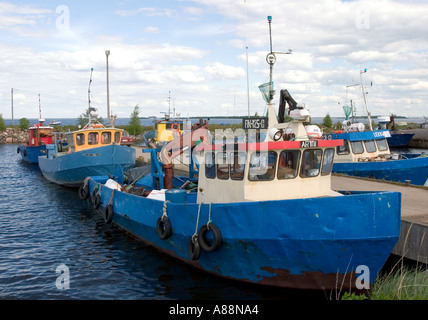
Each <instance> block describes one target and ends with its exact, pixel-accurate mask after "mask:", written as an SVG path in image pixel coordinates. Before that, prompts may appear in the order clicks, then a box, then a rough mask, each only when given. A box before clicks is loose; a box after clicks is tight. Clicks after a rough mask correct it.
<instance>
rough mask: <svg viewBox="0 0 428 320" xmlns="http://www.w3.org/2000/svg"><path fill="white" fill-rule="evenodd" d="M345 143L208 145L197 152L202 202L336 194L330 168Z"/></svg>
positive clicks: (331, 141)
mask: <svg viewBox="0 0 428 320" xmlns="http://www.w3.org/2000/svg"><path fill="white" fill-rule="evenodd" d="M341 144H343V141H341V140H330V141H327V140H310V141H281V142H265V143H248V144H230V145H226V144H223V145H213V146H205V147H203V148H202V149H200V150H197V151H196V155H197V157H198V162H199V163H200V164H201V165H200V167H199V184H198V203H223V202H245V201H263V200H283V199H297V198H310V197H324V196H333V195H335V193H334V192H332V191H331V177H330V176H331V170H332V165H333V159H334V153H335V148H336V147H338V146H339V145H341Z"/></svg>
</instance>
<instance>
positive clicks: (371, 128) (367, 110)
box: [360, 69, 373, 131]
mask: <svg viewBox="0 0 428 320" xmlns="http://www.w3.org/2000/svg"><path fill="white" fill-rule="evenodd" d="M366 72H367V69H364V70H362V71H360V79H361V90H363V98H364V104H365V106H366V112H367V117H368V119H369V128H370V131H373V127H372V118H371V117H370V112H369V108H368V107H367V100H366V92H365V89H364V84H363V73H366Z"/></svg>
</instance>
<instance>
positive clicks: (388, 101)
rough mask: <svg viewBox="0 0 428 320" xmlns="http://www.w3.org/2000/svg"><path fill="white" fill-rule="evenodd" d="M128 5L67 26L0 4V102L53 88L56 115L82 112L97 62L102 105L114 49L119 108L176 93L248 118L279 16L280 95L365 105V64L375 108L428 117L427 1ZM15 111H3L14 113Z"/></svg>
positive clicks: (179, 103) (226, 0)
mask: <svg viewBox="0 0 428 320" xmlns="http://www.w3.org/2000/svg"><path fill="white" fill-rule="evenodd" d="M81 3H82V2H80V1H77V2H76V6H77V4H79V5H80V4H81ZM129 3H130V2H122V3H120V4H111V5H109V6H103V7H97V6H95V5H94V7H92V10H93V11H92V12H94V10H95V11H97V12H98V13H99V17H101V16H102V17H103V18H97V19H94V16H93V15H91V16H90V17H89V16H87V13H88V14H89V13H90V12H89V11H88V10H82V11H78V9H74V8H73V10H71V14H72V16H71V19H72V20H71V21H72V24H71V28H70V29H69V30H57V29H56V28H55V19H56V18H57V15H56V14H55V10H51V9H49V8H46V7H42V5H37V6H36V5H27V4H15V3H13V4H12V2H4V1H3V2H0V29H1V30H2V35H1V38H0V56H2V64H0V88H6V89H2V92H1V94H0V105H1V106H8V105H9V104H10V101H9V100H10V99H9V95H10V92H9V91H10V87H12V86H13V87H16V88H21V89H23V90H27V91H36V92H41V93H45V97H43V95H42V101H43V102H44V110H45V111H46V112H49V113H53V114H54V115H55V116H54V117H72V118H74V117H77V115H78V114H80V113H81V112H83V111H82V110H83V108H84V107H85V106H86V103H85V100H86V95H87V89H88V88H87V86H88V81H89V70H90V68H94V83H93V87H92V89H93V95H94V103H96V104H98V105H99V106H103V105H104V104H105V96H106V83H105V79H106V77H105V68H106V58H105V54H104V51H105V50H106V49H110V50H111V55H110V57H109V62H110V71H111V72H110V81H111V86H110V90H111V94H110V97H111V102H112V106H114V108H115V109H116V110H115V112H117V113H118V115H119V116H125V117H129V114H130V113H131V112H132V109H133V107H134V106H135V104H140V106H142V110H143V111H142V112H143V115H148V114H157V115H158V109H163V110H161V111H165V108H166V97H167V95H168V92H169V91H172V92H173V95H174V97H175V99H176V100H175V103H176V107H177V109H179V110H180V112H182V113H183V114H187V113H189V114H190V115H200V114H206V115H210V113H211V112H212V113H217V114H221V112H224V110H225V106H228V108H229V110H230V109H231V108H230V106H231V105H233V106H234V109H236V110H235V111H236V113H237V114H246V112H247V101H246V96H247V92H246V85H247V84H246V60H247V56H246V50H245V47H246V45H248V65H249V80H250V90H251V91H250V97H251V113H252V114H254V112H256V111H257V112H258V113H259V114H260V113H262V112H263V110H264V108H265V104H264V101H263V99H262V98H261V95H260V93H259V91H258V88H257V86H258V84H260V83H265V82H267V81H268V79H269V66H268V65H267V63H266V55H267V53H268V51H269V48H270V47H269V25H268V23H267V19H266V18H267V16H268V15H271V16H272V17H273V21H272V25H271V27H272V41H273V50H274V51H287V50H288V48H292V49H293V50H294V51H293V54H292V55H277V63H276V64H275V66H274V69H273V70H274V74H273V75H274V82H275V87H276V90H277V96H278V95H279V90H280V89H283V88H287V89H289V91H290V93H291V94H292V95H293V97H295V99H296V101H299V102H301V103H306V105H307V106H308V107H309V108H310V110H311V113H312V115H313V116H325V114H326V113H327V112H329V113H330V115H332V116H334V115H343V111H342V110H341V106H340V105H339V104H338V102H340V103H341V104H342V105H343V104H344V103H349V101H346V100H347V99H348V100H349V98H350V97H351V96H352V98H353V99H355V101H357V103H358V104H359V106H360V104H361V93H360V92H361V90H360V89H359V88H358V87H356V88H353V89H352V90H351V89H349V90H348V95H347V89H346V87H347V86H348V85H350V84H356V83H357V84H358V83H359V82H360V73H359V72H360V70H362V69H364V68H367V69H368V70H369V71H368V72H367V73H366V74H364V75H363V81H364V82H365V83H368V84H370V83H371V81H373V87H371V86H368V88H367V90H368V91H369V95H368V101H369V107H370V110H371V111H372V113H373V114H377V113H390V112H394V113H397V114H400V113H401V112H403V110H405V111H406V115H409V116H410V115H418V116H423V115H427V112H426V107H425V103H426V101H428V90H427V86H428V72H427V66H428V38H427V37H426V35H427V34H428V24H426V23H425V20H424V17H425V16H427V15H428V3H427V2H425V1H400V0H380V1H376V2H373V1H366V0H357V1H340V0H326V1H315V0H301V1H287V2H284V1H282V0H266V1H263V2H260V1H253V0H247V1H246V2H244V1H230V0H215V1H214V0H192V1H187V2H181V1H179V2H176V3H174V5H169V6H166V5H165V4H164V3H162V2H159V3H158V2H156V3H153V5H152V6H149V7H137V8H133V7H132V6H131V5H130V4H129ZM76 8H77V7H76ZM87 11H88V12H87ZM142 33H144V36H143V37H144V38H143V39H142V38H141V37H142ZM41 78H42V79H43V81H40V79H41ZM48 93H50V95H51V96H57V95H58V96H61V97H62V98H61V99H57V100H55V99H54V98H53V97H47V96H46V94H48ZM32 98H33V97H31V96H30V97H27V101H25V103H24V101H23V100H22V101H21V102H19V103H18V102H17V116H18V115H19V114H20V113H19V112H22V113H21V114H26V112H28V110H30V109H31V110H32V109H33V107H30V104H29V101H30V100H31V99H32ZM277 98H278V97H277ZM59 105H60V106H61V107H58V106H59ZM222 106H223V107H222ZM20 108H21V109H20ZM8 109H9V107H7V108H4V109H2V110H0V113H3V115H4V116H6V117H7V115H6V114H7V113H8ZM27 109H28V110H27ZM226 109H227V108H226ZM359 110H361V108H360V107H359ZM35 113H36V115H35V117H37V108H35ZM360 114H361V115H362V114H363V112H362V111H361V112H360ZM46 117H47V115H46Z"/></svg>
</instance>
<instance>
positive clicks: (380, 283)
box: [342, 264, 428, 300]
mask: <svg viewBox="0 0 428 320" xmlns="http://www.w3.org/2000/svg"><path fill="white" fill-rule="evenodd" d="M342 300H428V270H427V269H426V268H422V267H420V266H419V267H416V268H410V267H406V266H403V264H401V267H399V268H398V267H397V264H396V265H395V266H394V268H393V269H392V270H391V272H389V273H388V274H385V275H381V276H379V277H378V279H376V281H375V283H374V285H373V288H372V289H371V291H370V292H368V293H366V294H355V293H348V292H345V293H344V295H343V296H342Z"/></svg>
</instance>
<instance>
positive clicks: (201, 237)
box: [198, 223, 222, 252]
mask: <svg viewBox="0 0 428 320" xmlns="http://www.w3.org/2000/svg"><path fill="white" fill-rule="evenodd" d="M208 231H211V232H212V234H213V238H214V240H213V241H212V243H211V241H208V240H207V232H208ZM198 241H199V244H200V245H201V248H202V249H203V250H204V251H206V252H214V251H216V250H218V249H219V248H220V247H221V242H222V237H221V232H220V230H219V228H218V227H217V226H216V225H215V224H214V223H208V224H204V225H203V226H202V227H201V228H200V229H199V232H198Z"/></svg>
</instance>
